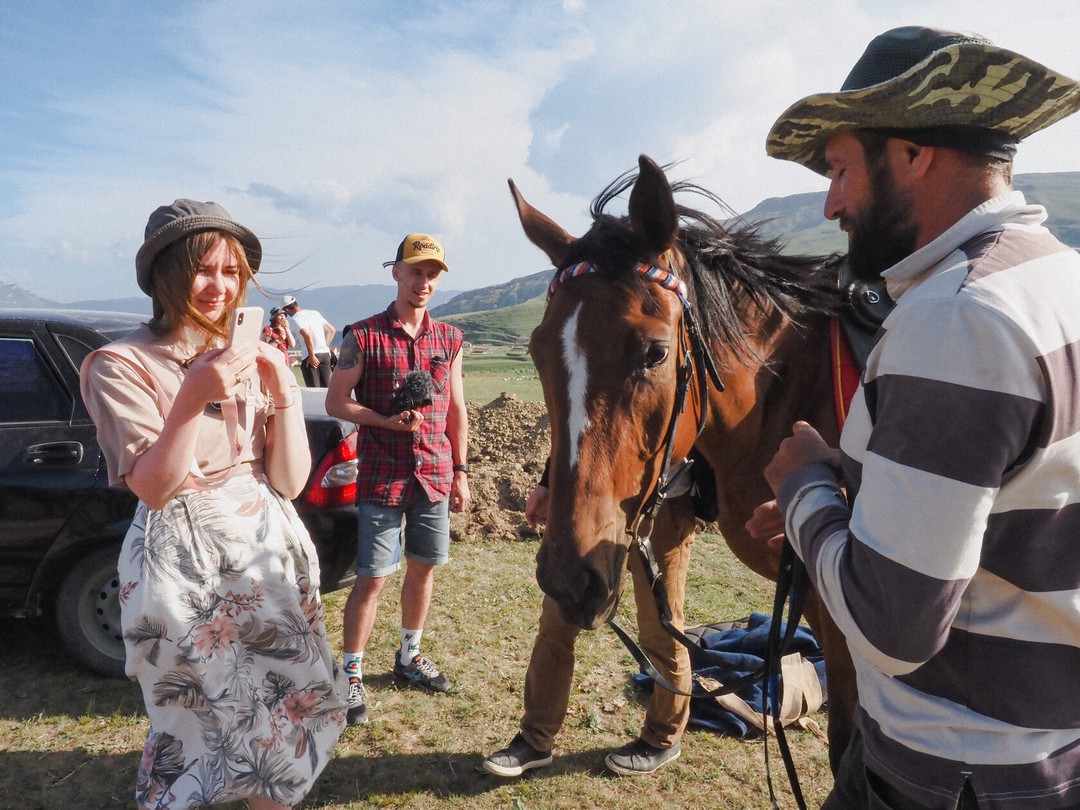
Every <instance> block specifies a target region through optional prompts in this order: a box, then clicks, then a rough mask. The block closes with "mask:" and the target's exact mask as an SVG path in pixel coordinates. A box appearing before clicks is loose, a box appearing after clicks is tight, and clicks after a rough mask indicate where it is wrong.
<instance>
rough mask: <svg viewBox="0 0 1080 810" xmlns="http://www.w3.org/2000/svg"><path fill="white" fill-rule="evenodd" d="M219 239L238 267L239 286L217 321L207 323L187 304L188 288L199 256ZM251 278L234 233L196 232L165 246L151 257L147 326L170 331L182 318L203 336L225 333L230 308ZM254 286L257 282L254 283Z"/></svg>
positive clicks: (242, 295) (241, 301) (242, 296)
mask: <svg viewBox="0 0 1080 810" xmlns="http://www.w3.org/2000/svg"><path fill="white" fill-rule="evenodd" d="M219 241H222V242H225V244H226V246H228V248H229V251H230V252H231V253H232V256H233V258H234V259H235V260H236V264H237V265H238V266H239V268H240V285H239V287H238V288H237V291H236V298H234V299H233V300H232V301H231V302H229V305H228V306H227V307H226V308H225V312H223V313H222V315H221V317H220V318H219V319H218V320H217V322H216V323H215V322H211V321H210V320H208V319H207V318H206V317H205V316H204V315H203V314H202V313H201V312H199V311H198V310H197V309H196V308H195V307H193V306H192V305H191V287H192V285H193V284H194V283H195V275H196V273H198V270H199V265H200V264H201V263H202V259H203V256H205V255H206V254H207V252H208V251H209V250H210V249H211V248H212V247H214V246H215V245H216V244H217V243H218V242H219ZM249 280H251V281H254V279H253V273H252V272H251V266H250V265H249V264H248V260H247V254H246V253H245V252H244V246H243V245H242V244H240V240H239V239H237V238H236V237H235V236H232V235H230V234H227V233H222V232H221V231H198V232H196V233H193V234H191V235H189V236H185V237H184V238H182V239H178V240H177V241H175V242H173V243H172V244H171V245H168V246H167V247H165V248H164V249H163V250H162V251H161V252H160V253H159V254H158V255H157V256H156V257H155V258H154V264H153V274H152V276H151V292H150V297H151V299H152V300H153V303H154V317H153V318H151V319H150V324H149V325H150V329H151V330H152V331H153V332H154V333H155V334H158V335H163V334H166V333H168V332H171V331H173V330H174V329H176V328H177V327H179V326H180V325H181V324H183V323H184V322H185V321H189V322H191V323H192V324H193V325H194V326H195V327H196V328H197V329H199V330H201V331H202V332H204V333H206V335H207V336H208V337H209V336H213V335H216V336H218V337H221V338H225V337H227V336H228V331H229V322H230V321H231V320H232V315H233V311H234V310H235V309H236V308H237V307H239V306H243V304H244V300H245V297H246V295H247V285H248V281H249ZM255 284H256V286H258V282H255Z"/></svg>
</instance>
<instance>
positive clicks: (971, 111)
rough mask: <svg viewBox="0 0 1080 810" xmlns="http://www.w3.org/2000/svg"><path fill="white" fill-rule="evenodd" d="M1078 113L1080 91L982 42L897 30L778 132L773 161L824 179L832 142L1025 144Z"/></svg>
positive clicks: (790, 115)
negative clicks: (972, 132)
mask: <svg viewBox="0 0 1080 810" xmlns="http://www.w3.org/2000/svg"><path fill="white" fill-rule="evenodd" d="M1078 109H1080V83H1078V82H1076V81H1075V80H1073V79H1070V78H1068V77H1067V76H1063V75H1061V74H1060V73H1057V72H1056V71H1053V70H1051V69H1050V68H1048V67H1046V66H1044V65H1040V64H1039V63H1038V62H1035V61H1034V60H1032V59H1029V58H1027V57H1026V56H1023V55H1021V54H1018V53H1014V52H1013V51H1010V50H1006V49H1005V48H999V47H997V46H996V45H994V44H993V43H991V42H990V41H989V40H987V39H986V38H984V37H980V36H977V35H973V34H960V33H955V32H952V31H942V30H939V29H934V28H921V27H914V26H911V27H906V28H895V29H893V30H891V31H887V32H885V33H884V34H881V35H880V36H878V37H876V38H875V39H874V40H873V41H871V43H870V44H869V45H868V46H867V48H866V52H865V53H863V55H862V56H861V57H860V58H859V61H858V62H856V63H855V67H854V68H852V70H851V73H850V74H848V77H847V79H846V80H845V81H844V84H843V87H841V89H840V91H839V92H836V93H819V94H817V95H813V96H807V97H806V98H804V99H802V100H801V101H798V102H796V103H795V104H793V105H791V106H790V107H789V108H788V109H787V110H786V111H785V112H784V114H783V115H781V116H780V117H779V118H778V119H777V120H776V123H775V124H773V126H772V129H771V130H770V132H769V136H768V138H767V139H766V142H765V151H766V152H767V153H768V154H769V155H771V156H772V157H776V158H781V159H782V160H792V161H794V162H796V163H801V164H802V165H803V166H806V167H808V168H810V169H813V170H814V171H815V172H818V173H819V174H826V173H827V171H828V167H827V165H826V163H825V143H826V141H828V140H829V138H831V137H832V136H833V135H836V134H838V133H840V132H849V131H852V130H858V129H891V130H898V129H902V130H910V129H927V128H933V127H966V128H972V129H977V130H991V131H993V132H995V133H998V134H1000V135H1001V136H1005V137H1009V138H1014V139H1015V140H1017V141H1019V140H1022V139H1024V138H1026V137H1027V136H1028V135H1031V134H1032V133H1035V132H1038V131H1039V130H1040V129H1043V128H1045V127H1048V126H1050V125H1051V124H1053V123H1055V122H1056V121H1060V120H1061V119H1062V118H1064V117H1066V116H1067V115H1071V114H1072V113H1074V112H1076V111H1077V110H1078Z"/></svg>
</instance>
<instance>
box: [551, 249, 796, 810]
mask: <svg viewBox="0 0 1080 810" xmlns="http://www.w3.org/2000/svg"><path fill="white" fill-rule="evenodd" d="M598 270H599V268H598V267H597V266H596V265H595V264H593V263H592V262H578V263H577V264H572V265H569V266H567V267H564V268H561V269H560V270H558V271H557V272H556V273H555V276H554V278H552V280H551V283H550V284H549V285H548V293H547V300H548V301H550V300H551V297H552V296H553V295H554V294H555V291H556V290H557V289H558V287H559V285H560V284H562V283H563V282H565V281H567V280H568V279H571V278H577V277H579V276H582V275H585V274H587V273H593V272H597V271H598ZM634 270H635V271H636V272H637V273H640V274H641V275H642V276H643V277H644V278H646V279H648V280H649V281H652V282H655V283H657V284H659V285H660V286H661V287H663V288H664V289H667V290H671V291H673V292H674V293H675V294H676V295H678V296H679V301H680V303H681V304H682V320H681V325H682V329H681V330H680V345H681V349H682V357H683V362H682V365H681V366H680V368H679V373H678V378H677V381H676V386H675V400H674V403H673V404H672V410H671V417H670V418H669V420H668V426H667V430H666V431H665V432H664V439H663V445H662V446H663V463H662V464H661V465H660V472H659V474H658V475H657V478H656V480H655V481H654V482H653V484H652V486H651V488H650V492H649V495H648V496H647V497H646V498H645V500H644V501H643V503H642V507H641V509H640V510H639V512H638V514H637V516H636V517H635V518H634V520H633V522H632V524H631V527H630V529H628V530H627V533H628V534H629V535H630V536H631V537H632V538H633V541H634V545H635V546H636V548H637V551H638V554H639V556H640V558H641V561H642V563H643V565H644V567H645V570H646V571H647V572H648V574H649V585H650V589H651V591H652V594H653V601H654V602H655V604H656V610H657V614H658V617H659V621H660V625H661V627H663V628H664V630H665V631H667V633H668V634H669V635H671V636H672V637H673V638H674V639H675V640H676V641H678V642H679V643H680V644H682V645H683V646H684V647H686V648H687V650H689V651H691V652H693V651H694V650H701V649H702V648H701V644H700V643H699V642H698V641H695V640H694V639H692V638H690V637H689V636H687V635H686V634H685V633H683V632H682V631H681V630H680V629H679V628H677V627H676V626H675V625H674V624H673V623H672V615H671V607H670V604H669V602H668V597H667V589H666V588H665V587H664V582H663V577H662V575H661V573H660V567H659V565H658V564H657V562H656V556H655V554H654V553H653V549H652V542H651V540H650V535H651V534H652V528H653V523H654V519H655V517H656V514H657V512H659V510H660V506H661V505H662V504H663V502H664V500H665V499H666V498H667V497H668V494H669V493H670V492H680V491H682V488H683V484H684V482H685V478H686V476H687V475H689V472H690V467H691V465H692V464H693V463H694V462H693V460H692V459H683V460H682V461H680V462H679V463H678V464H676V465H675V466H672V464H671V456H672V450H673V444H674V440H675V436H676V433H677V431H678V426H679V418H680V417H681V416H682V414H683V412H684V411H685V410H686V397H687V394H688V393H689V391H690V384H691V383H692V382H693V381H694V379H695V378H696V379H697V385H698V401H699V403H700V407H699V411H698V418H697V431H696V434H695V438H696V437H697V436H700V435H701V431H702V430H703V429H704V427H705V424H706V422H707V421H708V415H709V383H710V382H712V384H713V386H714V387H715V388H716V390H717V391H723V390H724V384H723V381H722V380H721V378H720V373H719V369H718V368H717V366H716V361H715V360H714V358H713V356H712V354H711V353H710V352H709V351H708V348H707V346H706V344H705V341H704V339H703V338H702V336H701V331H700V330H699V329H698V326H697V322H696V320H695V319H694V317H693V308H692V306H691V304H690V300H689V298H688V297H687V288H686V283H685V282H684V281H683V280H682V279H680V278H679V277H678V276H677V275H676V274H675V273H674V272H672V271H671V270H668V269H665V268H662V267H657V266H655V265H651V264H647V263H645V262H639V263H638V264H637V265H635V267H634ZM806 587H807V581H806V576H805V569H804V568H803V566H802V562H801V561H800V560H799V559H798V557H797V556H796V555H795V552H794V550H793V549H792V547H791V544H790V543H788V542H787V541H785V542H784V547H783V551H782V552H781V562H780V574H779V576H778V578H777V587H776V596H775V599H774V602H773V615H772V623H771V625H770V628H769V639H768V647H767V652H766V656H765V662H764V664H763V666H762V668H761V669H760V670H759V671H757V672H751V673H748V674H747V675H745V676H743V677H742V678H739V679H737V680H735V681H732V682H731V683H728V684H723V685H721V686H719V687H717V688H716V689H711V690H707V691H705V692H699V693H693V692H686V691H683V690H681V689H679V688H678V687H677V686H675V685H674V684H673V683H671V681H670V680H668V679H667V678H666V677H665V676H664V675H662V674H661V673H660V671H659V670H658V669H657V668H656V666H655V665H654V664H653V663H652V661H650V660H649V657H648V655H646V653H645V651H644V650H642V649H641V647H640V646H639V645H638V644H637V642H636V641H634V639H633V638H631V636H630V634H629V633H627V632H626V631H625V630H624V629H623V628H622V627H621V626H619V624H618V623H617V622H616V621H615V619H614V618H611V619H608V620H607V624H608V626H609V627H611V629H612V630H613V631H614V633H615V635H616V636H618V638H619V639H620V640H621V641H622V643H623V645H624V646H625V647H626V649H627V650H628V651H629V652H630V654H631V655H632V656H633V658H634V660H635V661H636V662H637V663H638V665H639V666H640V667H641V669H642V671H643V672H644V673H645V674H647V675H648V676H649V677H651V678H652V679H653V681H654V682H655V683H656V684H657V685H658V686H660V687H661V688H663V689H666V690H667V691H669V692H672V693H674V694H677V695H682V696H684V697H689V698H691V699H703V698H712V697H717V696H720V695H727V694H732V693H734V692H738V691H739V690H741V689H743V688H744V687H745V686H747V685H749V684H751V683H755V682H757V681H761V682H762V691H763V695H764V697H763V701H762V707H763V710H764V709H765V707H766V706H767V705H768V702H769V695H770V694H772V695H774V696H775V697H774V699H773V701H772V702H773V728H774V732H775V735H776V740H777V745H778V747H779V748H780V753H781V758H782V760H783V762H784V767H785V769H786V771H787V776H788V781H789V783H790V784H791V789H792V794H793V795H794V797H795V801H796V804H797V805H798V807H799V808H800V810H805V807H806V803H805V801H804V799H803V796H802V791H801V789H800V787H799V780H798V777H797V775H796V773H795V762H794V760H793V759H792V756H791V751H790V749H789V747H788V745H787V738H786V736H785V734H784V727H783V722H782V721H781V719H780V709H781V701H780V699H779V696H780V695H781V694H782V683H781V676H780V660H781V658H782V657H783V651H784V650H785V649H787V648H788V647H789V646H790V644H791V642H792V640H793V638H794V635H795V632H796V631H797V630H798V625H799V621H800V619H801V617H802V608H803V601H804V597H805V593H806ZM785 604H786V605H787V609H788V619H787V621H786V623H785V622H784V621H783V615H784V607H785ZM781 627H784V631H783V633H782V634H781ZM781 635H782V637H781ZM766 739H767V736H766ZM765 772H766V779H767V781H768V785H769V797H770V799H771V800H772V804H773V806H774V807H776V806H777V805H776V798H775V795H774V793H773V784H772V775H771V773H770V771H769V749H768V745H767V744H766V747H765Z"/></svg>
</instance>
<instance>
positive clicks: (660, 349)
mask: <svg viewBox="0 0 1080 810" xmlns="http://www.w3.org/2000/svg"><path fill="white" fill-rule="evenodd" d="M667 356H668V345H667V344H666V343H650V344H649V348H648V349H646V350H645V368H655V367H656V366H658V365H660V364H661V363H663V362H664V361H665V360H666V359H667Z"/></svg>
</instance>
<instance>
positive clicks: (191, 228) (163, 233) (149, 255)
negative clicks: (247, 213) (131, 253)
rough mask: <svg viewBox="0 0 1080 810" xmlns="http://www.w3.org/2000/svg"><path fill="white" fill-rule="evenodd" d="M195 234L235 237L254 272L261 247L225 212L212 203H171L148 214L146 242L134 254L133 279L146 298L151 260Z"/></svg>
mask: <svg viewBox="0 0 1080 810" xmlns="http://www.w3.org/2000/svg"><path fill="white" fill-rule="evenodd" d="M199 231H224V232H225V233H227V234H230V235H232V236H235V237H236V238H237V239H239V240H240V244H241V245H243V246H244V253H245V254H247V261H248V265H250V267H251V272H252V273H255V272H257V271H258V269H259V264H260V263H261V262H262V244H261V243H260V242H259V238H258V237H257V236H256V235H255V234H254V233H252V232H251V231H249V230H248V229H247V228H245V227H244V226H243V225H240V224H239V223H237V222H234V221H233V218H232V217H231V216H229V212H228V211H226V210H225V209H224V208H222V207H221V206H220V205H218V204H217V203H215V202H197V201H195V200H183V199H181V200H175V201H174V202H173V204H172V205H163V206H161V207H160V208H158V209H157V210H156V211H154V213H152V214H151V215H150V219H149V220H148V221H147V223H146V237H145V239H146V241H144V242H143V245H142V247H141V248H139V252H138V253H137V254H135V276H136V279H137V280H138V282H139V288H140V289H141V290H142V291H143V292H144V293H146V294H147V295H150V294H151V293H150V290H151V283H150V270H151V268H152V267H153V264H154V259H156V258H157V255H158V254H159V253H160V252H161V251H162V250H164V249H165V248H166V247H168V246H169V245H171V244H172V243H173V242H175V241H177V240H178V239H183V238H184V237H185V236H189V235H190V234H193V233H198V232H199Z"/></svg>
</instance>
